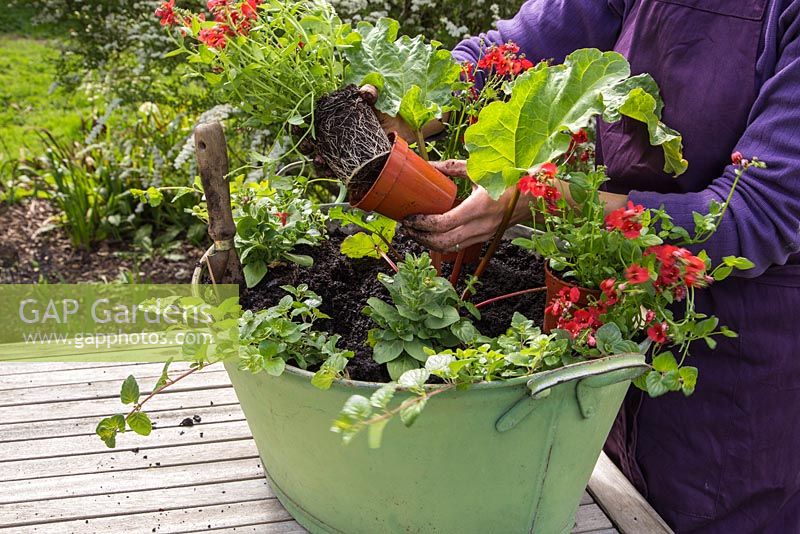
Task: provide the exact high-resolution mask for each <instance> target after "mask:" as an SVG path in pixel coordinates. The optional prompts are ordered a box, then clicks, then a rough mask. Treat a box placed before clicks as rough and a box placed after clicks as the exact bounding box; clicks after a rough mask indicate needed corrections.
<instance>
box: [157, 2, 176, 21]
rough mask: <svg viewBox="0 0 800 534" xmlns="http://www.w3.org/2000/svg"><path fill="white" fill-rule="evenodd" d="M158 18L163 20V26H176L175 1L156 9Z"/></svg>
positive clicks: (165, 3)
mask: <svg viewBox="0 0 800 534" xmlns="http://www.w3.org/2000/svg"><path fill="white" fill-rule="evenodd" d="M156 17H158V18H160V19H161V25H162V26H174V25H175V0H169V2H164V3H163V4H161V5H160V6H159V7H158V9H156Z"/></svg>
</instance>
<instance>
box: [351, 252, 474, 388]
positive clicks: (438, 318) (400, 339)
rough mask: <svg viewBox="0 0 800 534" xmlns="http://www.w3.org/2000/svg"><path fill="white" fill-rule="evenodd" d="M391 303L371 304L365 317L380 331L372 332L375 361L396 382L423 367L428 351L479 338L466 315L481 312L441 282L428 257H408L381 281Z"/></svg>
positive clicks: (370, 339)
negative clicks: (382, 366)
mask: <svg viewBox="0 0 800 534" xmlns="http://www.w3.org/2000/svg"><path fill="white" fill-rule="evenodd" d="M378 280H380V282H381V284H383V286H384V287H385V288H386V289H387V291H388V292H389V295H390V297H391V300H392V303H391V304H389V303H387V302H384V301H383V300H381V299H379V298H377V297H371V298H370V299H369V300H367V307H366V308H364V313H365V314H366V315H368V316H369V317H370V318H371V319H372V321H373V322H374V323H375V324H376V325H377V326H376V328H374V329H372V330H370V331H369V336H368V342H369V344H370V346H372V351H373V356H372V357H373V359H374V360H375V361H376V362H377V363H380V364H386V367H387V369H388V370H389V375H390V376H391V377H392V378H394V379H396V378H398V377H400V375H402V374H403V373H404V372H405V371H407V370H409V369H416V368H418V367H419V366H420V365H422V364H424V363H425V360H426V359H427V358H428V354H427V353H426V351H425V348H426V347H427V348H433V349H434V350H440V349H445V348H451V347H455V346H457V345H459V344H462V343H468V342H470V341H472V340H473V339H474V338H475V337H476V336H478V335H479V334H478V331H477V329H476V328H475V326H474V325H473V324H472V322H471V321H470V320H469V319H466V318H464V317H461V310H462V309H466V310H467V311H469V312H470V313H471V314H472V315H473V316H474V317H475V318H478V319H479V318H480V312H478V310H477V309H475V307H474V306H471V305H468V304H465V303H464V302H463V301H462V300H461V299H460V298H459V297H458V294H457V293H456V291H455V289H453V286H452V285H450V282H448V281H447V280H446V279H445V278H442V277H440V276H437V274H436V268H435V267H433V265H432V263H431V259H430V257H429V256H428V255H427V254H422V255H420V256H414V255H411V254H408V255H406V258H405V261H404V262H401V263H400V264H398V272H397V273H396V274H395V275H394V276H388V275H384V274H379V275H378Z"/></svg>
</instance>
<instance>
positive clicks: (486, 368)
mask: <svg viewBox="0 0 800 534" xmlns="http://www.w3.org/2000/svg"><path fill="white" fill-rule="evenodd" d="M628 349H629V347H628V346H627V345H624V346H623V345H618V346H613V347H611V350H610V351H609V355H613V354H621V353H624V352H628ZM425 352H426V355H427V359H426V361H425V364H424V367H423V368H421V369H411V370H408V371H405V372H404V373H403V374H402V375H400V376H399V377H398V378H397V380H396V382H390V383H388V384H386V385H385V386H383V387H381V388H380V389H378V390H377V391H375V392H374V393H373V394H372V396H371V397H370V398H369V399H368V398H366V397H364V396H362V395H352V396H351V397H350V398H349V399H348V400H347V401H346V403H345V405H344V406H343V407H342V410H341V412H340V413H339V417H338V418H337V419H336V420H335V421H334V423H333V426H332V428H331V430H332V431H333V432H336V433H338V434H341V435H342V440H343V442H344V443H349V442H350V441H351V440H352V439H353V438H354V437H355V436H356V435H357V434H358V433H359V432H361V431H362V430H364V429H367V431H368V441H369V445H370V447H373V448H376V447H379V446H380V442H381V436H382V433H383V430H384V428H385V426H386V425H387V424H388V422H389V421H390V420H391V419H392V418H393V417H395V416H399V417H400V420H401V421H402V422H403V424H404V425H405V426H407V427H408V426H411V425H412V424H414V422H415V421H416V420H417V418H418V417H419V416H420V414H421V413H422V411H423V410H424V409H425V406H426V405H427V403H428V400H429V399H430V398H431V397H434V396H436V395H439V394H441V393H445V392H447V391H450V390H453V389H466V388H469V387H470V385H472V384H476V383H479V382H494V381H502V380H511V379H514V378H517V377H524V376H529V375H531V374H534V373H538V372H541V371H545V370H548V369H555V368H559V367H563V366H565V365H570V364H573V363H577V362H580V361H582V360H583V358H581V357H575V356H574V354H573V352H572V351H571V347H570V343H569V340H568V339H567V338H565V337H564V336H562V335H561V334H559V333H557V332H556V333H552V334H543V333H542V332H541V330H540V329H539V328H538V327H536V326H534V324H533V321H531V320H529V319H527V318H526V317H525V316H523V315H522V314H519V313H515V314H514V317H513V318H512V321H511V326H510V328H509V329H508V331H507V332H506V333H505V334H503V335H501V336H499V337H497V338H487V337H484V336H476V337H475V338H474V339H473V340H471V341H470V342H467V343H465V344H464V345H463V346H462V347H458V348H455V349H448V350H441V351H436V350H433V349H426V351H425ZM432 377H436V378H438V379H439V382H441V383H442V384H441V385H440V384H429V380H430V379H431V378H432ZM398 391H402V392H404V393H407V394H405V395H404V396H403V400H402V401H400V402H399V403H395V405H392V401H393V400H394V399H395V394H396V393H397V392H398Z"/></svg>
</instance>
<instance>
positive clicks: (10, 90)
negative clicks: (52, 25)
mask: <svg viewBox="0 0 800 534" xmlns="http://www.w3.org/2000/svg"><path fill="white" fill-rule="evenodd" d="M30 18H31V17H30V12H29V10H27V9H26V8H12V9H10V10H7V11H5V12H3V11H0V164H2V162H3V160H4V159H6V158H8V157H19V156H20V150H21V149H23V150H25V155H27V156H30V155H35V154H36V153H37V152H38V151H39V148H40V143H39V140H38V138H37V136H36V130H37V129H41V128H44V129H47V130H50V131H51V132H52V133H53V134H55V136H56V137H58V138H69V137H75V136H76V135H78V134H79V132H80V125H81V115H83V116H84V117H88V116H89V113H88V111H89V109H90V107H89V104H88V102H87V100H86V98H85V97H84V96H83V95H71V94H66V93H65V92H64V91H62V90H59V89H58V88H54V86H53V80H54V77H55V65H54V64H53V61H54V60H55V59H57V58H58V50H57V48H56V46H55V44H53V42H52V41H50V40H48V39H47V38H48V37H49V36H52V35H53V31H51V30H48V29H47V28H40V27H33V26H32V25H31V23H30Z"/></svg>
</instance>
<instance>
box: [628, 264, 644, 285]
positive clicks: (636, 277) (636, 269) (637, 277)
mask: <svg viewBox="0 0 800 534" xmlns="http://www.w3.org/2000/svg"><path fill="white" fill-rule="evenodd" d="M625 278H627V280H628V282H630V283H631V284H644V283H645V282H647V281H648V280H650V271H648V270H647V269H645V268H644V267H642V266H641V265H637V264H635V263H634V264H632V265H631V266H630V267H628V268H627V269H625Z"/></svg>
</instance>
